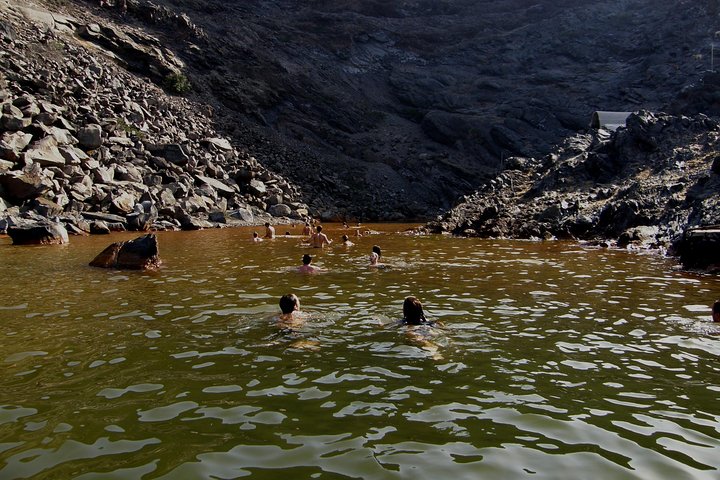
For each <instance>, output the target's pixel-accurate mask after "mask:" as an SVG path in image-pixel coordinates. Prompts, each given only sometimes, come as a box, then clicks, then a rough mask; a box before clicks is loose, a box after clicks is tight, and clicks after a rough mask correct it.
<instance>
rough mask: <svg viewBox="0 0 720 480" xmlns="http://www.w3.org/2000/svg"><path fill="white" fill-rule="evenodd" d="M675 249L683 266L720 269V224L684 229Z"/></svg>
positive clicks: (710, 269) (698, 268)
mask: <svg viewBox="0 0 720 480" xmlns="http://www.w3.org/2000/svg"><path fill="white" fill-rule="evenodd" d="M675 250H676V253H677V254H678V255H679V256H680V261H681V262H682V264H683V267H685V268H688V269H695V270H709V271H713V272H717V271H720V226H719V225H714V226H709V227H703V228H693V229H688V230H686V231H685V232H684V233H683V235H682V237H681V238H680V240H679V241H678V242H677V243H676V245H675Z"/></svg>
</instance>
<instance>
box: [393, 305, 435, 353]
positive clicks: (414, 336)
mask: <svg viewBox="0 0 720 480" xmlns="http://www.w3.org/2000/svg"><path fill="white" fill-rule="evenodd" d="M402 325H407V326H408V327H412V328H409V329H408V330H407V338H408V339H409V340H410V341H411V342H412V343H414V344H415V345H417V346H418V347H420V348H422V349H423V350H425V351H426V352H428V353H429V354H430V356H431V357H432V358H433V360H441V359H442V358H443V357H442V355H441V354H440V347H439V346H438V345H437V344H436V343H435V342H433V341H432V338H434V337H436V336H437V333H436V331H435V329H434V328H432V327H434V326H435V325H436V324H435V322H429V321H428V320H427V318H425V312H424V311H423V306H422V303H420V300H418V298H417V297H413V296H410V297H407V298H405V301H404V302H403V319H402ZM421 326H423V327H424V328H415V327H421ZM428 327H429V328H428Z"/></svg>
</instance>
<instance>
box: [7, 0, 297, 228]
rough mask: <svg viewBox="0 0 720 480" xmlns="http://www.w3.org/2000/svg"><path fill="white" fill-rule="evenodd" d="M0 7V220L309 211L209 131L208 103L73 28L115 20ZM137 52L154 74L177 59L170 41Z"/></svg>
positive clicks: (117, 222)
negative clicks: (166, 85) (179, 93)
mask: <svg viewBox="0 0 720 480" xmlns="http://www.w3.org/2000/svg"><path fill="white" fill-rule="evenodd" d="M0 11H2V13H3V17H4V18H5V19H4V20H2V21H0V27H1V28H0V42H1V43H2V46H3V48H2V49H0V109H1V114H2V116H1V117H0V231H5V230H7V229H8V227H12V226H14V225H19V224H22V223H27V221H35V222H40V223H45V224H48V223H53V222H51V221H50V220H53V221H55V222H57V221H59V222H61V223H62V224H64V225H65V226H66V227H67V229H68V231H69V232H70V233H83V232H85V233H102V232H106V231H109V230H122V229H133V230H146V229H148V228H153V229H178V228H184V229H196V228H206V227H214V226H219V225H222V224H227V223H256V222H260V223H263V222H265V221H268V220H269V221H272V220H271V218H272V217H289V218H292V219H302V218H304V217H305V216H307V215H308V209H307V206H306V205H305V204H303V203H302V202H301V201H300V192H299V190H298V188H297V187H296V186H294V185H292V184H291V183H289V182H288V181H287V180H285V179H284V178H282V177H281V176H279V175H277V174H275V173H273V172H271V171H269V170H267V169H266V168H264V167H263V166H262V165H260V164H259V163H258V162H257V160H256V159H255V158H254V157H253V156H252V155H251V153H250V152H248V151H246V150H243V149H238V148H236V147H234V146H233V145H232V144H231V142H230V141H229V140H228V139H227V138H224V137H222V136H220V135H218V134H217V133H216V131H215V129H214V128H213V124H212V120H211V118H210V115H211V113H212V112H211V111H209V109H208V108H207V107H203V106H200V105H197V104H193V103H191V102H190V101H188V100H186V99H183V98H177V97H171V96H168V95H166V94H165V93H164V92H163V91H162V90H161V89H160V88H159V87H157V86H156V85H154V84H153V83H151V82H149V81H147V80H145V79H143V78H139V77H137V76H135V75H133V74H131V73H129V72H128V71H126V70H125V69H124V68H122V66H121V65H125V66H127V62H124V61H120V62H119V63H120V65H118V62H116V61H114V60H113V58H114V59H115V60H117V59H118V55H116V54H113V53H112V52H109V51H107V50H101V51H100V52H98V51H94V50H92V49H91V47H89V46H88V45H87V43H85V44H83V43H82V42H81V41H80V40H79V39H78V38H77V36H76V35H75V34H76V33H78V32H84V36H85V37H86V38H103V39H107V38H108V37H107V35H108V32H112V31H113V29H112V28H111V27H101V26H99V25H96V24H84V23H82V22H81V21H78V20H75V19H72V18H69V17H63V18H61V19H60V20H58V18H59V17H58V16H57V15H56V16H52V15H49V14H47V12H41V11H37V10H30V9H28V8H20V7H18V6H16V5H15V4H13V5H11V4H9V3H8V2H0ZM88 32H95V33H96V35H95V37H93V36H92V35H89V34H88ZM115 34H116V35H117V36H118V37H121V36H122V35H120V34H119V33H117V32H115ZM145 40H147V44H146V45H145V46H143V42H144V41H145ZM101 43H102V42H101ZM115 44H116V45H117V44H118V41H117V39H116V40H115ZM133 45H135V46H137V48H138V49H141V48H142V49H145V50H147V51H153V48H152V47H153V46H154V43H153V40H152V39H150V38H149V37H147V36H143V35H141V34H137V35H135V36H134V38H133V39H132V41H130V40H128V41H127V42H126V43H123V44H122V49H124V51H126V55H127V52H128V51H130V52H132V51H133V50H132V48H133V47H132V46H133ZM155 50H157V49H155ZM130 55H131V56H132V55H133V54H132V53H130ZM135 56H136V57H138V55H135ZM143 62H144V63H143V65H145V67H142V68H148V69H150V70H154V71H157V72H159V73H160V75H162V73H164V72H163V71H161V69H160V67H159V66H158V65H162V64H165V65H167V66H168V70H166V71H172V68H171V67H172V66H173V65H175V66H177V62H176V61H175V60H173V59H172V57H171V56H170V55H169V53H167V52H166V53H163V52H160V53H159V54H158V55H157V58H156V60H152V59H150V58H147V57H144V58H143ZM163 62H164V63H163ZM138 68H140V67H138Z"/></svg>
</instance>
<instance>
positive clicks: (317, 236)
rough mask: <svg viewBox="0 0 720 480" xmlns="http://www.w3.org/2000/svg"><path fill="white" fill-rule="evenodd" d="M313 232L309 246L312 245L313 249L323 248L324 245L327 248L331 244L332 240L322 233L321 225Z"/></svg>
mask: <svg viewBox="0 0 720 480" xmlns="http://www.w3.org/2000/svg"><path fill="white" fill-rule="evenodd" d="M315 230H316V231H315V233H314V234H313V236H312V237H310V245H312V247H313V248H323V247H324V246H325V245H328V246H329V245H330V244H331V243H332V240H330V239H329V238H328V237H327V235H325V234H324V233H322V225H318V226H317V227H315Z"/></svg>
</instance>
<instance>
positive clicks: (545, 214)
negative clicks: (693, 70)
mask: <svg viewBox="0 0 720 480" xmlns="http://www.w3.org/2000/svg"><path fill="white" fill-rule="evenodd" d="M718 148H720V124H718V122H716V121H715V120H711V119H710V118H708V117H706V116H704V115H696V116H693V117H685V116H671V115H666V114H660V113H658V114H652V113H650V112H645V111H641V112H638V113H636V114H633V115H631V116H630V117H629V118H628V120H627V127H623V128H620V129H618V130H617V131H616V132H613V133H609V132H608V131H606V130H599V131H595V132H592V133H589V134H583V135H578V136H575V137H572V138H570V139H568V140H567V141H566V142H565V144H564V145H563V146H562V147H560V148H559V149H557V150H556V151H555V152H553V153H552V154H550V155H548V156H546V157H545V158H543V159H534V158H511V159H509V160H508V161H507V165H506V168H507V169H506V171H504V172H503V173H502V174H500V175H498V176H497V177H496V178H495V179H494V180H492V181H490V182H488V183H486V184H485V185H484V186H483V187H482V188H481V189H479V190H478V191H477V192H475V193H474V194H472V195H470V196H467V197H465V198H464V199H463V201H462V202H460V203H459V204H458V205H457V206H455V207H454V208H453V209H452V210H451V211H449V212H448V213H446V214H445V215H443V216H441V217H439V218H438V219H437V220H436V221H434V222H431V223H430V224H429V225H428V227H429V228H430V230H432V231H435V232H450V233H453V234H459V235H468V236H481V237H507V238H523V239H532V238H566V239H580V240H595V241H605V240H608V239H609V241H610V242H611V243H615V244H616V245H618V246H620V247H631V248H656V249H667V248H670V247H672V246H673V242H675V241H676V240H678V239H680V238H682V236H683V235H682V234H683V232H684V231H685V230H686V229H688V228H690V227H696V226H702V225H711V224H720V196H719V195H718V192H720V160H719V156H718V154H717V150H718Z"/></svg>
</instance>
